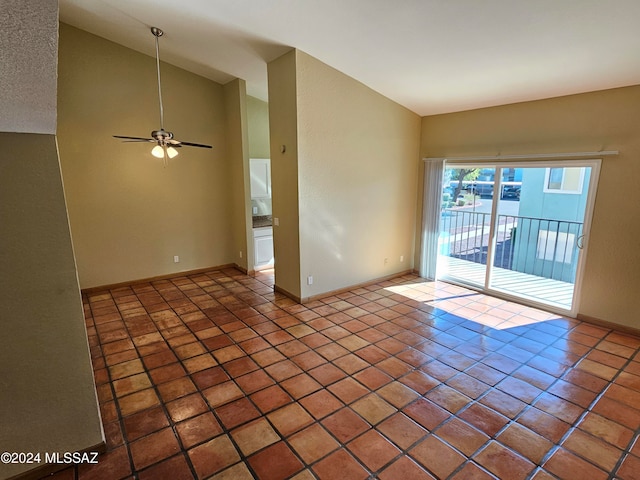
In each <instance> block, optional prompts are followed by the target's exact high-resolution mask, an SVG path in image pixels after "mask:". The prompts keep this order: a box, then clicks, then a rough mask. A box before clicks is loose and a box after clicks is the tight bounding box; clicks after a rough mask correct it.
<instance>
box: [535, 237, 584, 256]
mask: <svg viewBox="0 0 640 480" xmlns="http://www.w3.org/2000/svg"><path fill="white" fill-rule="evenodd" d="M575 241H576V236H575V235H574V234H573V233H565V232H553V231H551V232H550V231H549V230H539V231H538V247H537V249H536V257H538V259H540V260H551V261H555V262H562V263H571V261H572V258H573V246H574V245H575Z"/></svg>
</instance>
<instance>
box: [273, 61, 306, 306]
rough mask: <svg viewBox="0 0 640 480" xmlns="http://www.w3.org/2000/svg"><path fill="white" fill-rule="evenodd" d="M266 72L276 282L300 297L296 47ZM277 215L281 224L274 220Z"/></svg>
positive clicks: (279, 287) (277, 285)
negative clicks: (267, 81) (267, 80)
mask: <svg viewBox="0 0 640 480" xmlns="http://www.w3.org/2000/svg"><path fill="white" fill-rule="evenodd" d="M267 72H268V77H269V128H270V131H269V142H270V150H271V155H270V156H271V192H272V194H271V195H272V207H273V218H274V225H273V253H274V258H275V263H276V269H275V282H276V288H278V289H281V290H284V291H286V292H288V293H289V294H291V295H293V296H294V297H298V298H300V235H299V231H298V229H299V223H298V220H299V210H298V129H297V103H296V102H297V101H296V54H295V51H294V50H292V51H290V52H289V53H286V54H285V55H283V56H281V57H280V58H277V59H276V60H274V61H273V62H271V63H269V65H268V68H267ZM282 147H284V149H285V151H284V152H282ZM275 219H278V221H279V223H280V224H279V225H276V224H275Z"/></svg>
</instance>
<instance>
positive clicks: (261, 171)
mask: <svg viewBox="0 0 640 480" xmlns="http://www.w3.org/2000/svg"><path fill="white" fill-rule="evenodd" d="M249 171H250V172H251V198H269V197H271V160H269V159H268V158H251V159H249Z"/></svg>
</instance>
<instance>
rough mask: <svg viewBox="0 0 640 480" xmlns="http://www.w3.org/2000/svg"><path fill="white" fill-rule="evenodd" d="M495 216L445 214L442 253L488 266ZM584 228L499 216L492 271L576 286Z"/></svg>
mask: <svg viewBox="0 0 640 480" xmlns="http://www.w3.org/2000/svg"><path fill="white" fill-rule="evenodd" d="M490 217H491V215H490V214H489V213H479V212H469V211H463V210H455V209H444V210H443V214H442V216H441V225H440V231H441V250H440V253H441V254H442V255H447V256H450V257H454V258H458V259H461V260H466V261H469V262H474V263H479V264H482V265H486V264H487V254H488V247H489V233H490V232H489V231H490ZM582 228H583V224H582V223H581V222H572V221H564V220H552V219H546V218H533V217H523V216H517V215H498V218H497V222H496V244H495V252H494V260H493V266H494V267H499V268H504V269H508V270H513V271H516V272H522V273H527V274H530V275H536V276H539V277H542V278H549V279H554V280H561V281H564V282H569V283H574V282H575V274H576V267H577V259H578V251H577V249H578V243H579V241H580V238H581V236H582Z"/></svg>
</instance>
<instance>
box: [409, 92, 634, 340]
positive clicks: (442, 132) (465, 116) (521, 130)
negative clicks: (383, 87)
mask: <svg viewBox="0 0 640 480" xmlns="http://www.w3.org/2000/svg"><path fill="white" fill-rule="evenodd" d="M597 150H619V151H620V155H619V156H617V157H612V158H604V159H603V162H602V170H601V172H600V181H599V186H598V193H597V198H596V203H595V210H594V215H593V225H592V229H591V238H590V240H589V249H588V254H587V258H586V268H585V276H584V283H583V288H582V295H581V298H580V304H579V314H581V315H584V316H587V317H593V318H596V319H600V320H604V321H608V322H614V323H619V324H622V325H626V326H630V327H634V328H640V317H639V316H638V314H637V311H636V310H637V309H636V302H637V301H638V291H639V287H640V207H639V205H640V200H638V180H639V179H640V86H634V87H627V88H619V89H614V90H606V91H600V92H593V93H586V94H582V95H572V96H566V97H560V98H554V99H549V100H540V101H535V102H526V103H520V104H514V105H505V106H501V107H494V108H486V109H481V110H473V111H468V112H462V113H454V114H448V115H437V116H431V117H425V118H423V120H422V147H421V155H422V156H423V157H427V156H429V157H446V156H469V155H473V156H476V155H496V154H499V153H500V154H504V155H507V154H530V153H558V152H584V151H597Z"/></svg>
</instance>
